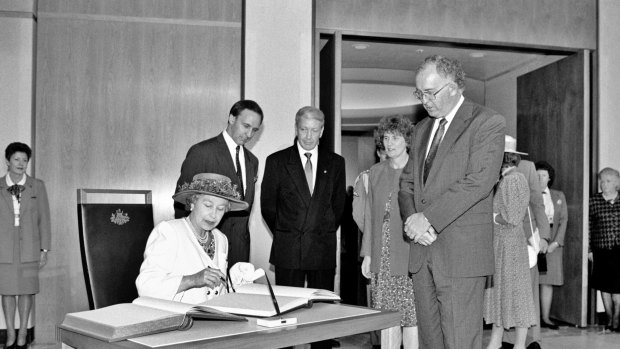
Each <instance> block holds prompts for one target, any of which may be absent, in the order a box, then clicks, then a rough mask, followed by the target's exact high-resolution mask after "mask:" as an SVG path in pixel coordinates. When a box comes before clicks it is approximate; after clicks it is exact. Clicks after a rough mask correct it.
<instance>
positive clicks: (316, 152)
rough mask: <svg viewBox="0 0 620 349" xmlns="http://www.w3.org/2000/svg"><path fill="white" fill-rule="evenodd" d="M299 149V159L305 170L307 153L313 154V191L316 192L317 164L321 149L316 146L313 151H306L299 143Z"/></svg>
mask: <svg viewBox="0 0 620 349" xmlns="http://www.w3.org/2000/svg"><path fill="white" fill-rule="evenodd" d="M297 149H298V150H299V159H300V160H301V167H303V168H305V166H306V162H308V158H307V157H306V153H310V154H312V156H311V157H310V163H312V191H313V192H314V184H315V183H316V164H317V163H318V161H319V147H318V146H316V147H314V149H312V150H306V149H304V148H302V147H301V145H299V142H297Z"/></svg>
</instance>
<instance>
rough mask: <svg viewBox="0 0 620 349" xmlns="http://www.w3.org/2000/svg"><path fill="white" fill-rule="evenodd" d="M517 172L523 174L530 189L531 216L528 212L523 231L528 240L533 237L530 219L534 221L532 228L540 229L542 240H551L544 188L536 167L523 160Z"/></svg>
mask: <svg viewBox="0 0 620 349" xmlns="http://www.w3.org/2000/svg"><path fill="white" fill-rule="evenodd" d="M517 171H519V172H520V173H522V174H523V175H524V176H525V179H527V184H528V186H529V187H530V206H529V208H530V214H528V213H527V212H526V214H525V218H524V219H523V231H524V232H525V237H526V238H527V239H529V238H530V236H532V229H531V228H530V218H531V219H532V227H534V228H538V233H539V234H540V238H541V239H547V240H549V239H550V235H549V223H548V222H549V221H548V219H547V215H546V214H545V203H544V201H543V197H542V188H541V187H540V182H539V181H538V175H537V174H536V166H534V163H533V162H531V161H529V160H521V162H519V166H517Z"/></svg>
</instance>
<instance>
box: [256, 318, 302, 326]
mask: <svg viewBox="0 0 620 349" xmlns="http://www.w3.org/2000/svg"><path fill="white" fill-rule="evenodd" d="M256 324H257V325H258V326H263V327H279V326H289V325H295V324H297V318H296V317H287V318H280V317H278V318H263V319H256Z"/></svg>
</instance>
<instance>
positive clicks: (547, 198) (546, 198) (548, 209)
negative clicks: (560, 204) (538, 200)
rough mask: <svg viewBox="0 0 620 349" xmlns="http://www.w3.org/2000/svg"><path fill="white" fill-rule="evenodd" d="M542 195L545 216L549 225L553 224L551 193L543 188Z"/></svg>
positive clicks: (553, 211) (553, 212)
mask: <svg viewBox="0 0 620 349" xmlns="http://www.w3.org/2000/svg"><path fill="white" fill-rule="evenodd" d="M542 194H543V202H544V203H545V215H547V219H548V220H549V224H553V215H554V214H555V210H554V208H553V200H552V199H551V192H550V191H549V188H545V190H543V192H542Z"/></svg>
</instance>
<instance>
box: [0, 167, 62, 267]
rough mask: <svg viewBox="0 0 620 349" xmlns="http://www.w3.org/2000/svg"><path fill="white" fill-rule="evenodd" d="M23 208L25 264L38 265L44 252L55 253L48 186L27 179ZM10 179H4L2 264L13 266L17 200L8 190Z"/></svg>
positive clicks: (0, 184)
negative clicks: (15, 202)
mask: <svg viewBox="0 0 620 349" xmlns="http://www.w3.org/2000/svg"><path fill="white" fill-rule="evenodd" d="M24 187H25V188H24V191H23V192H22V196H21V203H20V207H19V224H20V227H19V229H20V230H19V237H20V239H21V244H20V248H21V250H20V254H21V258H20V259H21V262H37V261H39V259H40V258H41V249H46V250H50V249H51V223H50V208H49V202H48V199H47V191H46V190H45V183H43V181H42V180H39V179H36V178H32V177H30V176H27V177H26V183H25V184H24ZM7 188H8V186H7V184H6V176H3V177H2V178H0V263H12V262H13V246H14V243H15V241H14V239H15V234H14V231H15V229H17V227H15V226H14V224H15V223H14V222H15V215H14V213H13V198H12V195H11V193H9V192H8V190H7Z"/></svg>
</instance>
